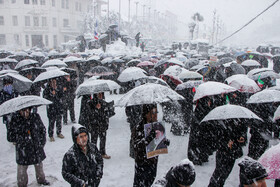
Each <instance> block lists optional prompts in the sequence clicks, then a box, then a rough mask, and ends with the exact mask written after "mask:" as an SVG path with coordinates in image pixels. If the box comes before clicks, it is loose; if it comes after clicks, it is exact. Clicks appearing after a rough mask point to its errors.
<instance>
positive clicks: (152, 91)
mask: <svg viewBox="0 0 280 187" xmlns="http://www.w3.org/2000/svg"><path fill="white" fill-rule="evenodd" d="M181 99H184V97H183V96H181V95H179V94H178V93H176V92H175V91H173V90H172V89H170V88H168V87H166V86H162V85H160V84H153V83H148V84H144V85H141V86H138V87H136V88H133V89H132V90H130V91H129V92H128V93H126V94H125V95H124V96H123V97H121V98H120V99H119V100H118V101H117V102H116V106H120V107H126V106H133V105H143V104H156V103H163V102H168V101H175V100H181Z"/></svg>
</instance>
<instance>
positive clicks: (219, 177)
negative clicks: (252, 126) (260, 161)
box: [208, 120, 248, 187]
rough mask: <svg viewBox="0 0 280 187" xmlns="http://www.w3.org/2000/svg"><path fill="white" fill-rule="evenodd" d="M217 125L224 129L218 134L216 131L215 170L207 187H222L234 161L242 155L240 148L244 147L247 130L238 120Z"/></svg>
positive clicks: (221, 122)
mask: <svg viewBox="0 0 280 187" xmlns="http://www.w3.org/2000/svg"><path fill="white" fill-rule="evenodd" d="M217 123H220V126H221V127H225V128H224V129H221V130H220V131H219V132H218V131H216V135H218V137H219V142H217V143H218V151H217V152H216V168H215V170H214V173H213V175H212V177H211V179H210V183H209V185H208V187H222V186H224V183H225V181H226V179H227V178H228V176H229V174H230V173H231V170H232V168H233V166H234V163H235V160H236V159H238V158H240V157H241V156H242V155H243V152H242V146H244V145H245V138H246V134H247V130H248V127H247V126H246V125H244V123H241V122H239V121H238V120H226V121H220V122H217ZM216 125H217V124H216Z"/></svg>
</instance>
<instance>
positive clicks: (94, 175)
mask: <svg viewBox="0 0 280 187" xmlns="http://www.w3.org/2000/svg"><path fill="white" fill-rule="evenodd" d="M82 132H85V133H87V135H88V130H87V129H86V128H85V127H84V126H82V125H79V124H76V125H74V126H73V127H72V138H73V142H74V145H73V146H72V147H71V148H70V149H69V150H68V151H67V153H65V155H64V158H63V162H62V176H63V178H64V179H65V180H66V181H67V182H69V183H70V184H71V187H82V186H83V185H84V184H86V186H87V187H95V186H98V184H99V182H100V179H101V178H102V175H103V159H102V157H101V154H100V152H99V151H98V149H97V147H96V146H95V145H94V144H92V143H90V142H89V141H88V144H87V153H86V154H84V153H83V152H82V150H81V148H80V146H79V145H78V144H77V137H78V135H79V134H80V133H82Z"/></svg>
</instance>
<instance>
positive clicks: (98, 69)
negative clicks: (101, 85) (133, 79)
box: [85, 66, 115, 76]
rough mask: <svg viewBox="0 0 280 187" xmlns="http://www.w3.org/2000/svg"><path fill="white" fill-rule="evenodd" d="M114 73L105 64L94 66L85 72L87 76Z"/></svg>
mask: <svg viewBox="0 0 280 187" xmlns="http://www.w3.org/2000/svg"><path fill="white" fill-rule="evenodd" d="M114 74H115V73H114V72H112V70H110V69H109V68H107V67H105V66H95V67H93V68H92V69H91V70H89V71H88V72H86V73H85V75H87V76H107V75H114Z"/></svg>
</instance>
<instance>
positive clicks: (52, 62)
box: [41, 59, 67, 68]
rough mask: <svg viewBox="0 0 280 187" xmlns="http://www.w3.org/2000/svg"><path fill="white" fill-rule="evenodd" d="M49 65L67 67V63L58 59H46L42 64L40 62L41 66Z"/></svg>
mask: <svg viewBox="0 0 280 187" xmlns="http://www.w3.org/2000/svg"><path fill="white" fill-rule="evenodd" d="M49 66H57V67H67V64H65V63H64V62H62V61H61V60H59V59H52V60H48V61H46V62H45V63H44V64H42V66H41V67H43V68H45V67H49Z"/></svg>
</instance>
